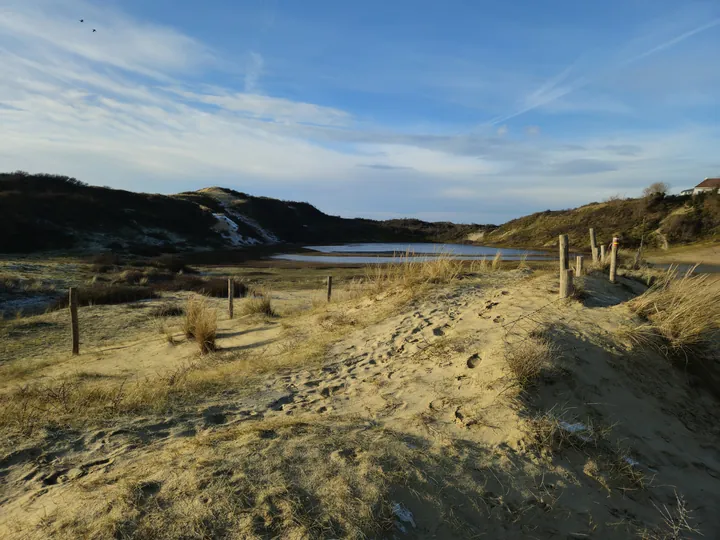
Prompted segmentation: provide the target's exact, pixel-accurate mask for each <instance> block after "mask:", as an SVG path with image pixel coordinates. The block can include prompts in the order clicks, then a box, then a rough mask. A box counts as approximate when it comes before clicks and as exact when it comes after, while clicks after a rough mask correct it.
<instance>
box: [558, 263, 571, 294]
mask: <svg viewBox="0 0 720 540" xmlns="http://www.w3.org/2000/svg"><path fill="white" fill-rule="evenodd" d="M572 293H573V271H572V270H570V269H568V270H560V298H570V297H571V296H572Z"/></svg>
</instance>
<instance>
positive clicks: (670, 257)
mask: <svg viewBox="0 0 720 540" xmlns="http://www.w3.org/2000/svg"><path fill="white" fill-rule="evenodd" d="M647 259H648V261H649V262H652V263H666V264H667V263H687V264H696V263H697V264H700V263H702V264H707V265H715V266H718V265H720V242H716V243H712V244H700V245H693V246H680V247H677V248H671V249H669V250H667V251H658V252H652V253H650V254H648V256H647Z"/></svg>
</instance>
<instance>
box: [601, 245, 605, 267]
mask: <svg viewBox="0 0 720 540" xmlns="http://www.w3.org/2000/svg"><path fill="white" fill-rule="evenodd" d="M600 263H601V264H605V246H604V245H602V246H600Z"/></svg>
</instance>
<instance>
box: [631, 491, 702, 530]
mask: <svg viewBox="0 0 720 540" xmlns="http://www.w3.org/2000/svg"><path fill="white" fill-rule="evenodd" d="M653 506H655V508H656V509H657V511H658V512H660V515H661V517H662V524H661V525H658V526H656V527H654V528H652V529H646V530H643V531H641V533H640V538H641V539H642V540H683V539H685V538H695V537H697V536H702V533H701V532H700V531H699V530H698V528H697V527H696V526H695V525H694V524H693V523H692V522H693V518H692V512H691V511H690V509H688V507H687V503H686V502H685V499H684V498H683V496H682V495H678V494H677V493H675V507H674V508H668V507H667V505H665V504H663V505H662V508H661V507H659V506H657V505H656V504H655V503H653ZM690 535H692V536H690Z"/></svg>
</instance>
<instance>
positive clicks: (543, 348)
mask: <svg viewBox="0 0 720 540" xmlns="http://www.w3.org/2000/svg"><path fill="white" fill-rule="evenodd" d="M558 354H559V352H558V351H557V348H556V347H555V346H554V345H553V344H552V343H551V342H550V340H548V339H546V338H545V337H542V336H534V335H533V336H529V337H527V338H526V339H523V340H521V341H519V342H518V343H512V344H510V343H509V344H507V345H506V347H505V361H506V362H507V365H508V367H509V368H510V372H511V373H512V376H513V378H514V379H515V382H516V383H517V385H518V386H519V387H520V388H521V389H525V388H527V387H529V386H531V385H532V384H533V383H534V382H535V381H536V380H537V379H538V378H539V377H540V375H541V373H542V371H543V369H547V368H549V367H550V366H551V365H552V361H553V360H554V359H555V358H556V356H557V355H558Z"/></svg>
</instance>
